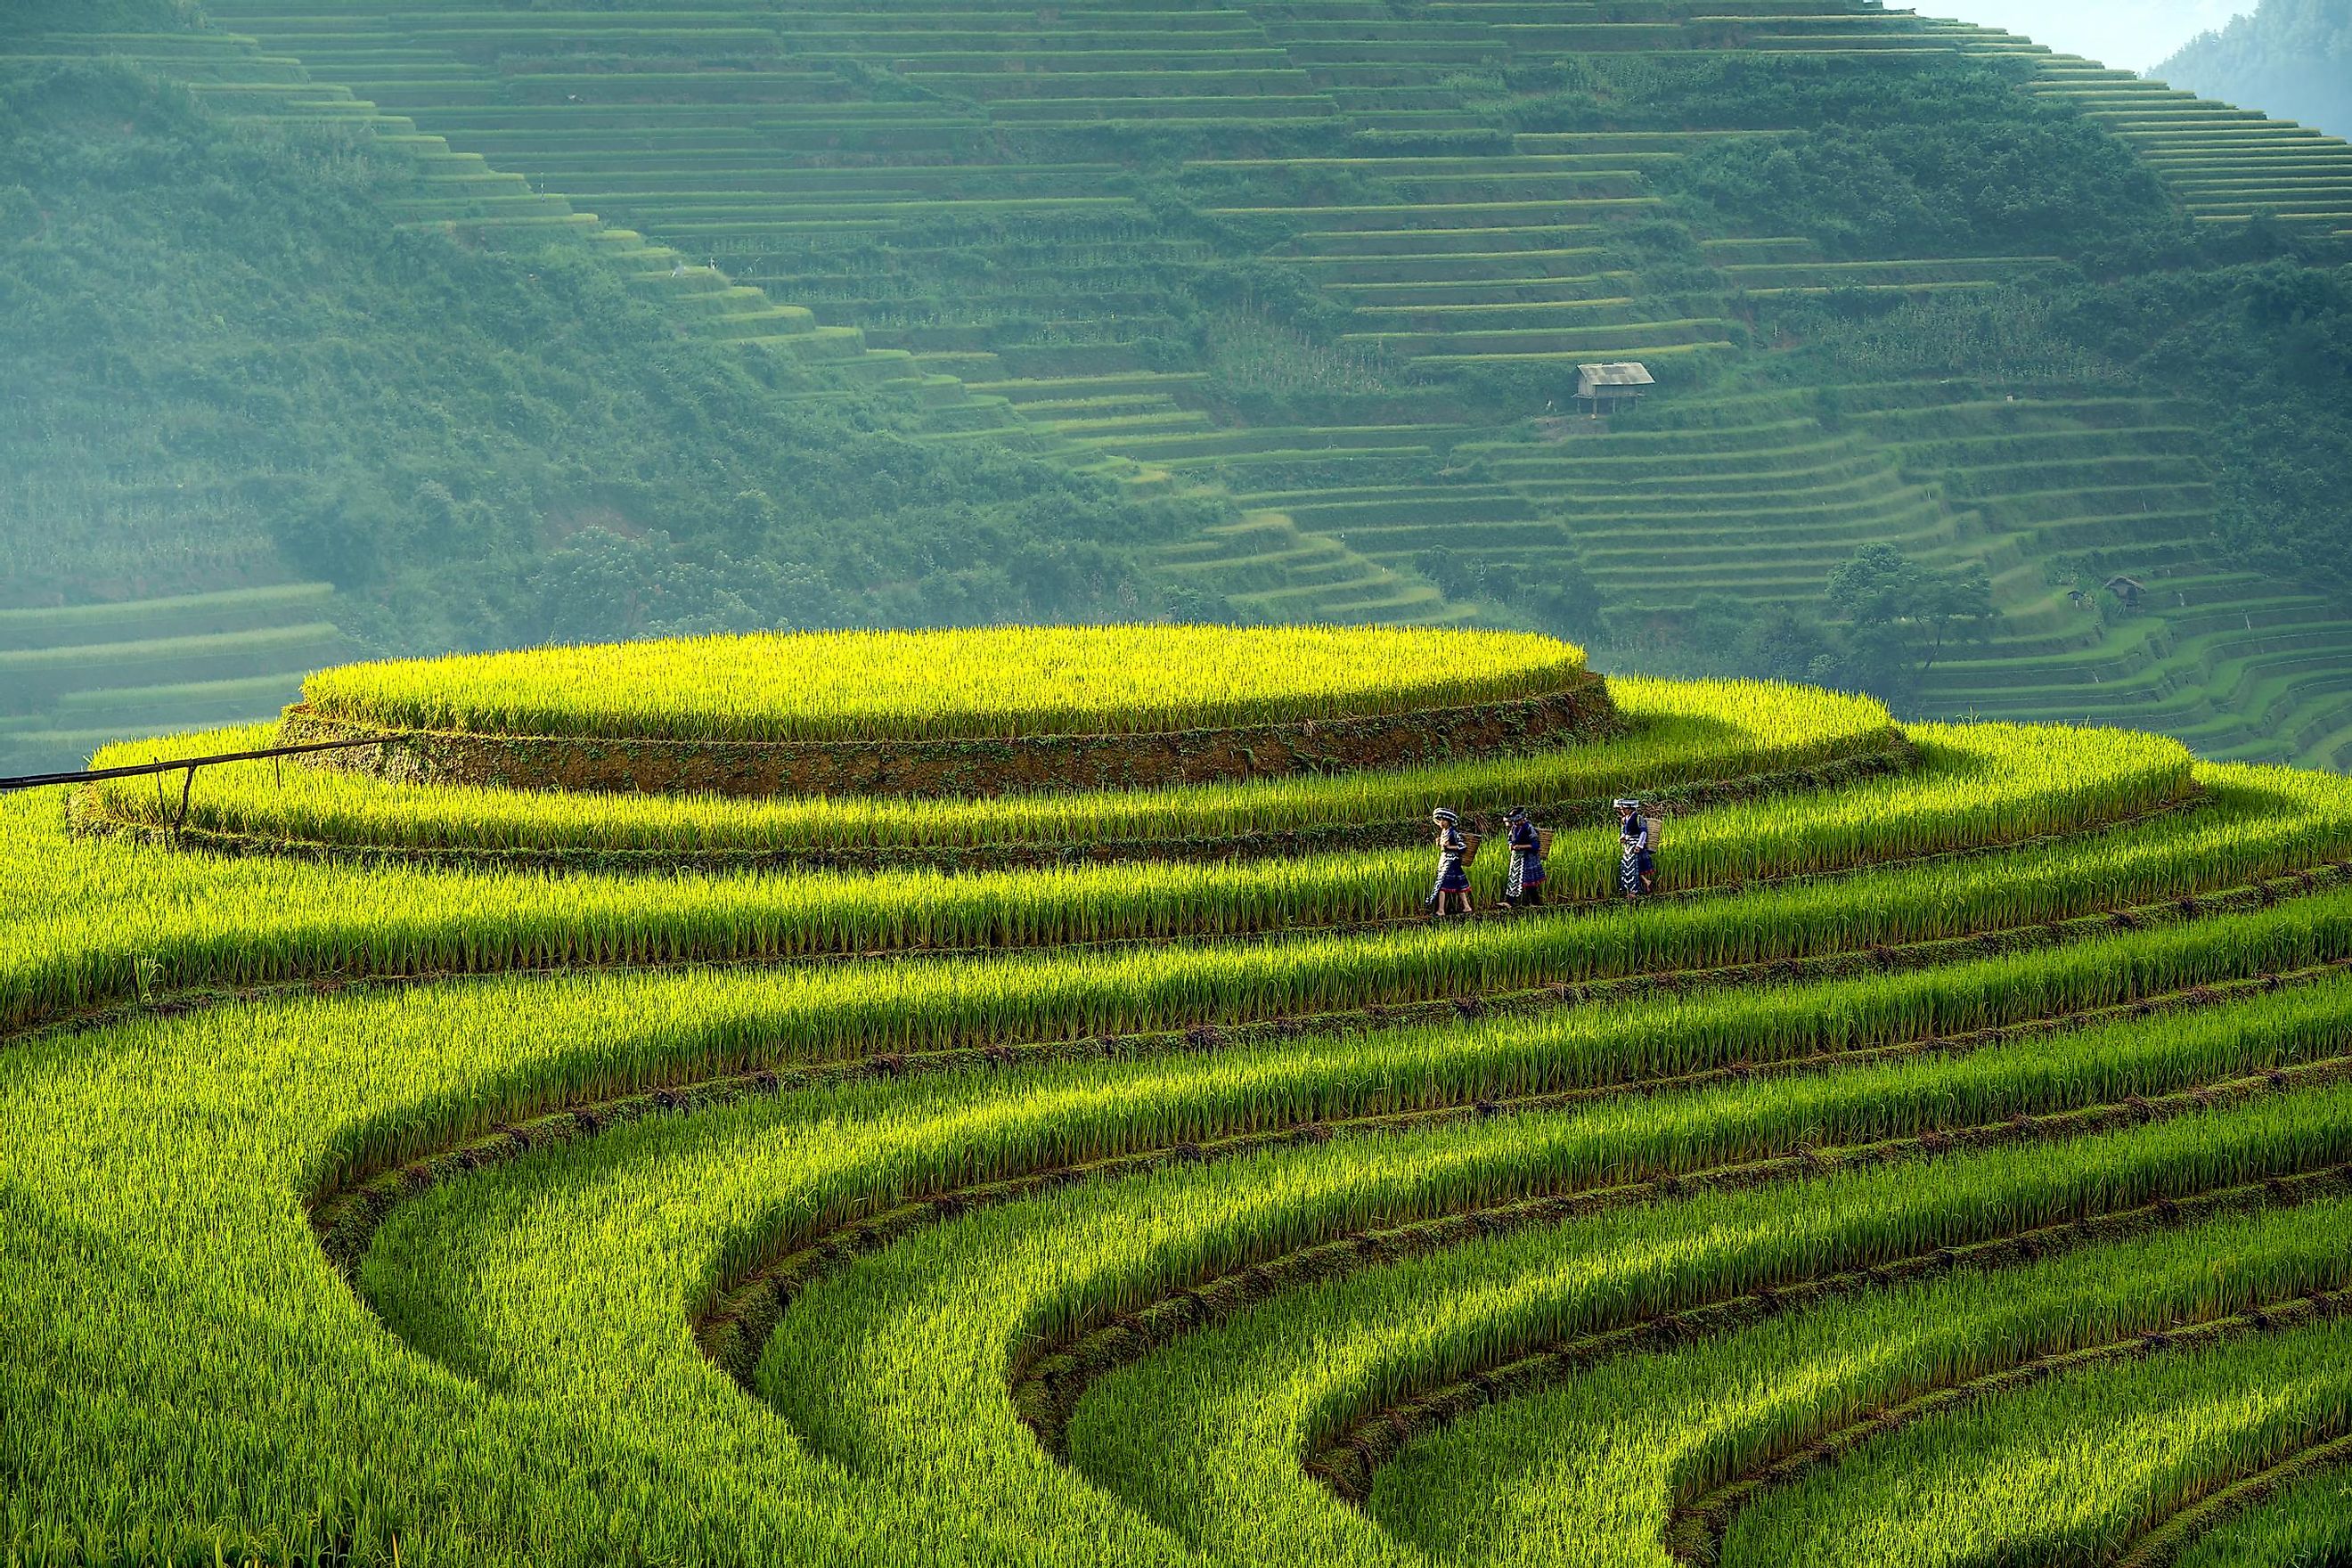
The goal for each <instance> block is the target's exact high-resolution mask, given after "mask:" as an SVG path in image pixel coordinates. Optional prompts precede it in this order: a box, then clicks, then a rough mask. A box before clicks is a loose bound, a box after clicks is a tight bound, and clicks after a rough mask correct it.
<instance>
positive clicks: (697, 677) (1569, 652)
mask: <svg viewBox="0 0 2352 1568" xmlns="http://www.w3.org/2000/svg"><path fill="white" fill-rule="evenodd" d="M1583 672H1584V651H1583V650H1582V649H1581V648H1579V647H1575V646H1574V645H1572V644H1569V643H1563V642H1560V641H1558V640H1557V639H1555V638H1552V637H1539V636H1537V635H1534V634H1532V633H1526V632H1498V631H1471V630H1461V629H1455V628H1437V627H1423V626H1250V627H1242V626H988V627H978V628H967V629H957V630H948V631H919V632H901V631H893V632H856V631H850V632H792V633H769V634H760V635H754V636H749V637H680V638H671V639H666V640H655V641H646V642H633V643H607V644H600V645H595V646H592V647H545V648H530V649H524V650H520V651H517V652H509V653H486V654H459V655H453V656H451V657H448V658H432V659H399V660H391V661H385V662H382V663H374V664H355V665H346V666H343V667H341V668H336V669H329V670H322V671H320V673H318V674H316V675H313V676H311V677H310V679H309V680H307V681H305V682H304V683H303V696H304V698H305V700H308V701H309V703H310V706H311V707H312V709H313V710H316V711H317V712H318V713H320V715H322V716H325V717H330V718H337V719H351V720H358V721H364V722H369V723H375V724H382V725H385V726H388V727H391V728H395V729H422V730H470V731H489V732H495V733H502V734H529V735H608V736H614V737H633V738H666V739H683V740H730V741H744V740H767V741H876V740H905V739H949V738H955V737H977V738H987V737H1005V736H1013V735H1092V734H1133V733H1151V732H1158V731H1173V730H1198V729H1208V728H1219V727H1225V726H1231V725H1241V724H1265V723H1279V722H1286V721H1298V720H1318V719H1343V718H1352V717H1360V716H1367V715H1373V714H1393V713H1410V712H1414V711H1418V710H1423V709H1428V708H1458V707H1469V706H1475V705H1477V704H1480V703H1487V702H1507V701H1514V700H1519V699H1522V698H1528V697H1538V696H1543V695H1546V694H1549V693H1551V692H1555V691H1559V690H1561V689H1564V688H1565V687H1566V686H1568V685H1570V684H1572V683H1574V682H1575V681H1577V680H1579V679H1581V678H1582V676H1583Z"/></svg>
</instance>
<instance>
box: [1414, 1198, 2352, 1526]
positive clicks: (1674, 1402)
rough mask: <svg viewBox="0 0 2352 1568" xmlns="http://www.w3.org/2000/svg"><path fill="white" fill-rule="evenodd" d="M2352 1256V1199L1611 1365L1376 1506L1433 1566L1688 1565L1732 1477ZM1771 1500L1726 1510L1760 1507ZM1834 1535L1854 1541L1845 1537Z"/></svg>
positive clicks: (2334, 1277)
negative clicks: (1703, 1511) (1702, 1508)
mask: <svg viewBox="0 0 2352 1568" xmlns="http://www.w3.org/2000/svg"><path fill="white" fill-rule="evenodd" d="M2347 1243H2352V1204H2347V1202H2345V1201H2344V1200H2342V1199H2340V1198H2337V1199H2322V1200H2320V1201H2317V1202H2314V1203H2310V1204H2307V1205H2304V1206H2301V1207H2298V1208H2293V1209H2286V1210H2273V1211H2269V1212H2263V1213H2256V1214H2238V1215H2224V1216H2222V1217H2221V1218H2218V1219H2212V1220H2210V1221H2208V1222H2206V1223H2204V1224H2200V1225H2197V1226H2192V1227H2190V1228H2189V1229H2187V1230H2183V1231H2171V1230H2167V1231H2161V1232H2158V1233H2157V1234H2154V1235H2151V1236H2146V1237H2134V1238H2132V1239H2129V1240H2126V1241H2122V1242H2119V1243H2113V1244H2109V1245H2104V1246H2096V1247H2086V1248H2084V1249H2083V1250H2081V1251H2076V1252H2071V1253H2062V1254H2060V1255H2059V1256H2057V1257H2055V1258H2047V1259H2044V1260H2042V1261H2040V1262H2037V1263H2034V1264H2032V1265H2031V1266H2027V1267H2021V1268H2005V1269H1999V1270H1990V1271H1966V1272H1961V1273H1958V1274H1953V1275H1949V1276H1946V1277H1943V1278H1937V1279H1927V1280H1923V1281H1916V1282H1912V1283H1907V1284H1904V1285H1901V1286H1898V1287H1895V1288H1893V1289H1888V1290H1886V1291H1885V1292H1884V1293H1880V1294H1868V1295H1864V1296H1861V1297H1858V1298H1857V1297H1847V1298H1844V1299H1843V1300H1832V1301H1830V1302H1826V1303H1823V1304H1822V1305H1820V1306H1818V1307H1816V1308H1814V1309H1813V1310H1803V1311H1796V1312H1791V1313H1790V1314H1788V1315H1786V1316H1783V1317H1778V1318H1773V1319H1770V1320H1768V1321H1764V1322H1762V1323H1759V1324H1757V1325H1755V1326H1754V1327H1751V1328H1747V1329H1744V1330H1740V1331H1735V1332H1731V1333H1727V1334H1724V1335H1722V1336H1720V1337H1717V1338H1711V1339H1706V1340H1702V1341H1700V1342H1697V1343H1696V1344H1694V1345H1690V1346H1687V1347H1685V1348H1678V1349H1675V1350H1671V1351H1664V1352H1654V1353H1651V1354H1645V1355H1637V1356H1631V1357H1626V1358H1623V1359H1621V1360H1616V1361H1611V1362H1605V1363H1601V1364H1599V1365H1596V1366H1593V1367H1591V1369H1589V1370H1588V1371H1586V1372H1584V1373H1580V1374H1579V1375H1577V1376H1575V1377H1574V1378H1572V1379H1571V1380H1570V1381H1568V1382H1566V1383H1564V1384H1555V1385H1553V1386H1551V1387H1549V1388H1545V1389H1542V1390H1540V1391H1538V1392H1536V1393H1534V1394H1529V1395H1528V1396H1527V1397H1524V1398H1519V1399H1513V1400H1507V1401H1504V1402H1502V1403H1499V1404H1496V1405H1489V1406H1487V1407H1486V1408H1485V1409H1483V1410H1480V1411H1477V1412H1475V1414H1473V1415H1469V1416H1468V1417H1466V1418H1465V1419H1464V1420H1463V1421H1461V1422H1460V1423H1459V1424H1458V1425H1455V1426H1452V1427H1450V1428H1448V1429H1445V1430H1443V1431H1440V1432H1438V1433H1436V1434H1434V1435H1433V1436H1429V1437H1427V1438H1426V1439H1424V1440H1423V1441H1422V1442H1419V1443H1416V1444H1414V1445H1412V1447H1408V1448H1406V1449H1405V1450H1404V1452H1403V1453H1402V1455H1401V1456H1399V1458H1397V1460H1396V1461H1395V1462H1394V1463H1393V1464H1391V1465H1390V1466H1388V1467H1387V1468H1383V1469H1382V1470H1381V1472H1380V1475H1379V1479H1378V1481H1377V1482H1376V1483H1375V1485H1374V1488H1373V1490H1372V1494H1371V1498H1370V1503H1369V1512H1370V1515H1371V1517H1372V1518H1373V1519H1374V1520H1375V1521H1378V1522H1379V1523H1380V1524H1381V1527H1382V1528H1384V1529H1386V1530H1388V1531H1391V1532H1392V1533H1394V1534H1395V1535H1397V1536H1399V1537H1400V1538H1402V1540H1403V1541H1405V1542H1409V1543H1410V1544H1411V1545H1412V1546H1413V1547H1415V1548H1417V1549H1419V1550H1420V1551H1423V1552H1427V1553H1429V1554H1430V1555H1431V1556H1433V1557H1437V1558H1441V1559H1455V1560H1460V1561H1476V1562H1481V1563H1495V1564H1496V1565H1497V1568H1516V1565H1520V1564H1533V1563H1591V1564H1593V1565H1595V1568H1599V1565H1601V1564H1623V1565H1626V1568H1633V1565H1635V1564H1639V1565H1640V1568H1666V1564H1668V1563H1671V1562H1673V1561H1674V1559H1673V1558H1672V1557H1670V1556H1669V1555H1668V1552H1669V1549H1670V1548H1679V1549H1680V1551H1681V1552H1691V1551H1692V1550H1693V1547H1694V1544H1695V1542H1694V1540H1693V1538H1692V1537H1691V1536H1690V1535H1689V1534H1688V1529H1689V1526H1688V1524H1687V1523H1686V1522H1685V1521H1686V1517H1687V1516H1686V1510H1690V1509H1691V1508H1692V1507H1693V1506H1694V1505H1695V1504H1697V1503H1699V1502H1701V1501H1702V1500H1709V1499H1712V1498H1714V1497H1715V1496H1717V1493H1718V1489H1721V1488H1723V1487H1725V1486H1726V1485H1727V1484H1731V1483H1738V1482H1742V1481H1749V1482H1752V1481H1754V1480H1755V1479H1758V1478H1759V1477H1767V1476H1769V1474H1770V1470H1771V1467H1773V1466H1775V1465H1776V1464H1780V1463H1782V1462H1786V1461H1790V1460H1793V1459H1795V1458H1797V1457H1799V1456H1801V1455H1803V1454H1805V1453H1807V1452H1808V1451H1813V1452H1819V1451H1821V1450H1820V1447H1819V1446H1821V1445H1822V1444H1823V1443H1824V1442H1826V1441H1835V1440H1839V1439H1840V1438H1841V1436H1842V1435H1843V1434H1845V1433H1847V1432H1849V1431H1850V1430H1852V1429H1853V1428H1855V1427H1856V1426H1858V1425H1859V1424H1862V1423H1865V1422H1869V1421H1871V1420H1873V1419H1875V1418H1880V1417H1882V1416H1884V1415H1885V1414H1886V1413H1888V1412H1892V1411H1898V1410H1901V1409H1902V1408H1903V1407H1905V1406H1906V1405H1910V1404H1911V1402H1913V1401H1915V1400H1922V1399H1936V1398H1943V1399H1955V1398H1959V1397H1965V1395H1964V1394H1963V1393H1962V1391H1963V1390H1964V1389H1966V1388H1967V1386H1968V1385H1969V1384H1990V1385H1992V1386H1987V1387H1986V1388H1985V1390H1984V1392H1985V1394H1988V1395H1989V1394H1993V1393H1994V1391H1995V1387H1997V1386H1998V1380H2000V1379H2003V1378H2008V1379H2011V1380H2012V1381H2014V1382H2016V1383H2018V1384H2022V1383H2024V1382H2026V1381H2030V1380H2031V1379H2032V1375H2033V1368H2034V1363H2048V1362H2049V1361H2050V1360H2051V1358H2055V1357H2061V1356H2066V1355H2069V1354H2074V1353H2077V1352H2102V1351H2105V1350H2107V1349H2108V1348H2109V1347H2114V1346H2116V1345H2118V1344H2122V1343H2126V1342H2135V1341H2136V1340H2137V1336H2140V1335H2144V1334H2148V1333H2151V1332H2163V1331H2169V1330H2172V1329H2175V1328H2177V1327H2179V1326H2181V1325H2189V1324H2218V1323H2221V1322H2223V1321H2227V1320H2230V1319H2232V1318H2234V1317H2235V1316H2236V1315H2238V1314H2240V1313H2243V1312H2245V1311H2247V1310H2250V1309H2257V1308H2268V1307H2271V1306H2274V1305H2276V1304H2278V1303H2281V1302H2284V1301H2288V1300H2294V1299H2295V1298H2298V1297H2303V1296H2307V1295H2310V1294H2313V1293H2316V1292H2326V1291H2334V1290H2340V1289H2345V1288H2346V1287H2347V1285H2352V1247H2347ZM2216 1259H2227V1267H2226V1268H2216V1267H2215V1260H2216ZM2140 1343H2141V1344H2145V1342H2140ZM2135 1353H2137V1346H2136V1350H2135ZM1921 1414H1925V1412H1924V1411H1922V1412H1921ZM1864 1452H1865V1453H1866V1452H1867V1449H1864ZM1757 1495H1758V1494H1757V1493H1756V1492H1753V1491H1750V1492H1748V1493H1747V1494H1745V1495H1744V1496H1743V1497H1740V1498H1738V1499H1737V1500H1736V1501H1737V1502H1738V1504H1739V1506H1742V1507H1746V1506H1753V1504H1754V1501H1755V1500H1756V1497H1757ZM1768 1495H1769V1489H1768ZM1737 1511H1738V1510H1737V1509H1736V1508H1735V1510H1734V1513H1735V1516H1736V1513H1737ZM2016 1522H2018V1523H2020V1524H2024V1523H2028V1522H2029V1520H2028V1519H2026V1518H2020V1519H2019V1520H2017V1521H2016ZM1831 1528H1833V1530H1834V1531H1835V1532H1837V1533H1840V1534H1843V1533H1845V1532H1846V1531H1848V1529H1849V1523H1848V1521H1845V1520H1843V1519H1838V1520H1836V1521H1834V1525H1833V1526H1831ZM1708 1533H1709V1535H1710V1538H1711V1532H1708ZM1864 1539H1867V1537H1864ZM2261 1561H2262V1562H2263V1563H2266V1564H2273V1565H2274V1564H2278V1563H2289V1562H2292V1561H2294V1556H2293V1554H2292V1553H2291V1552H2289V1553H2281V1554H2279V1555H2275V1556H2269V1557H2264V1558H2263V1559H2261Z"/></svg>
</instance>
